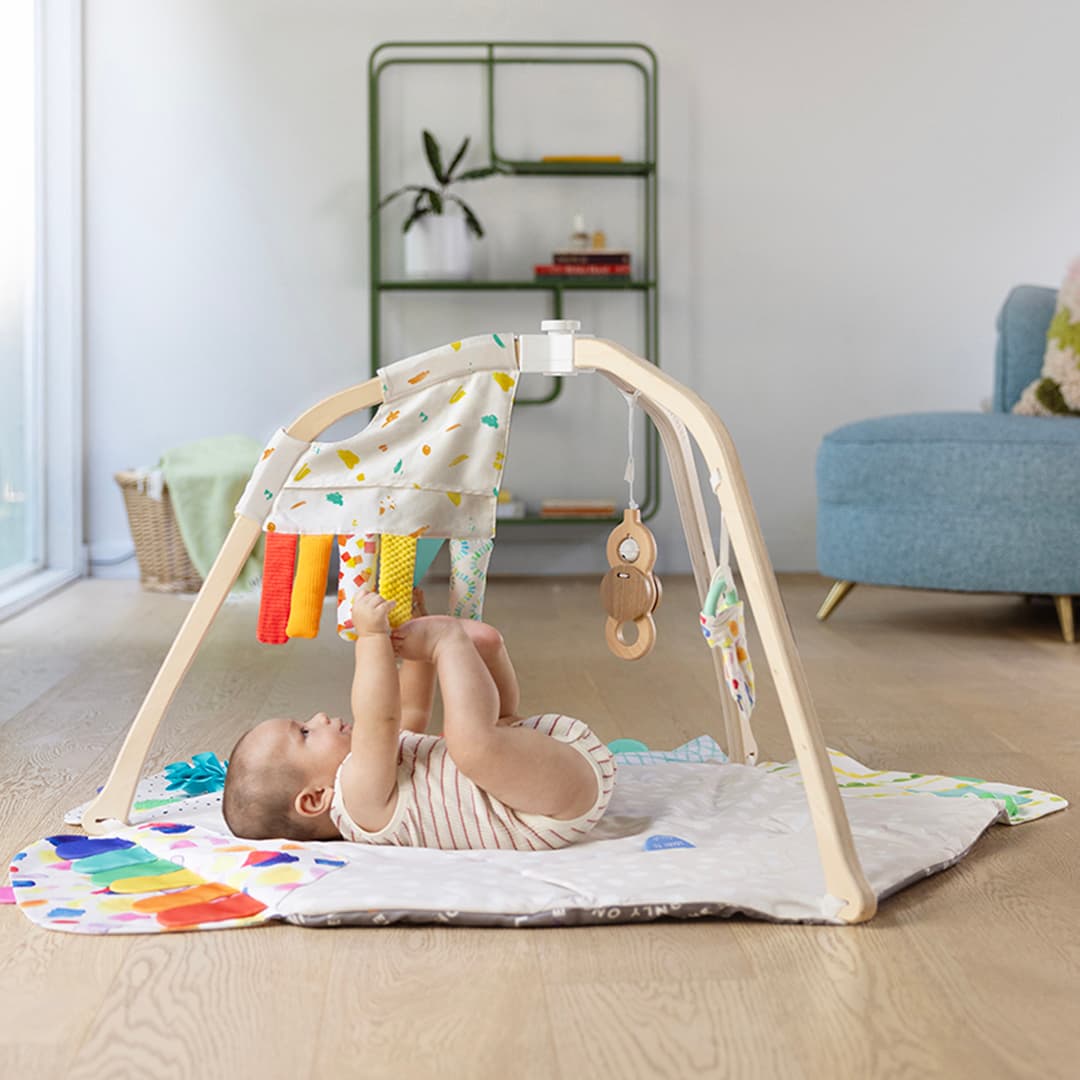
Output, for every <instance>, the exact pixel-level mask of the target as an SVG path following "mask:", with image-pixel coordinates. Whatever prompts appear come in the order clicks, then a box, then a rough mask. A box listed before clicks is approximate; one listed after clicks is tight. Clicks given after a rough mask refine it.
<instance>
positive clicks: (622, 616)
mask: <svg viewBox="0 0 1080 1080" xmlns="http://www.w3.org/2000/svg"><path fill="white" fill-rule="evenodd" d="M606 552H607V560H608V564H609V565H610V567H611V569H610V570H608V572H607V573H606V574H605V575H604V579H603V581H601V582H600V600H601V603H602V604H603V606H604V610H605V611H606V612H607V615H608V618H607V622H606V623H605V625H604V637H605V638H606V640H607V644H608V648H609V649H610V650H611V651H612V652H613V653H614V654H615V655H616V656H617V657H619V659H620V660H640V659H641V658H642V657H643V656H647V655H648V654H649V653H650V652H651V651H652V647H653V645H655V644H656V624H655V623H654V622H653V618H652V613H653V612H654V611H655V610H656V608H657V607H658V606H659V604H660V596H661V588H660V580H659V578H657V577H656V576H655V575H654V574H653V573H652V568H653V566H655V565H656V538H655V537H654V536H653V534H652V533H651V532H649V530H648V529H647V528H646V527H645V525H644V524H643V522H642V520H641V511H640V510H639V509H637V508H636V507H635V508H633V509H628V510H626V511H625V512H624V513H623V519H622V521H621V522H620V523H619V525H618V526H617V527H616V528H615V529H614V530H613V531H612V533H611V535H610V536H609V537H608V540H607V548H606ZM631 623H632V624H633V625H634V628H635V630H636V631H637V636H636V637H635V638H634V640H633V641H630V640H629V636H628V632H627V627H628V625H629V624H631Z"/></svg>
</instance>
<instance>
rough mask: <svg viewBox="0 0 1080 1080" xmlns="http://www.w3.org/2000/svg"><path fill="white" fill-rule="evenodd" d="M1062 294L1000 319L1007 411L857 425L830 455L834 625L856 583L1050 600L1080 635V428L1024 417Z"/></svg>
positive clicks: (821, 541)
mask: <svg viewBox="0 0 1080 1080" xmlns="http://www.w3.org/2000/svg"><path fill="white" fill-rule="evenodd" d="M1056 297H1057V294H1056V292H1055V291H1054V290H1053V289H1047V288H1042V287H1038V286H1033V285H1021V286H1018V287H1017V288H1015V289H1013V291H1012V292H1011V293H1010V294H1009V296H1008V299H1006V301H1005V304H1004V306H1003V307H1002V309H1001V314H1000V316H999V317H998V322H997V329H998V341H997V355H996V360H995V377H994V399H993V411H992V412H989V413H946V412H941V413H911V414H907V415H903V416H884V417H880V418H878V419H875V420H861V421H859V422H857V423H854V424H846V425H845V426H844V427H841V428H838V429H837V430H836V431H833V432H831V433H830V434H828V435H826V436H825V439H824V441H823V442H822V444H821V448H820V450H819V452H818V458H817V497H818V513H817V556H818V566H819V568H820V570H821V573H822V574H825V575H826V576H828V577H832V578H835V579H836V584H835V585H833V587H832V589H831V590H830V592H829V595H828V596H827V597H826V599H825V602H824V603H823V604H822V606H821V609H820V610H819V612H818V618H819V619H826V618H827V617H828V616H829V614H830V613H831V612H832V611H833V609H834V608H835V607H836V605H837V604H838V603H839V602H840V601H841V600H842V599H843V598H844V597H845V596H846V595H847V594H848V593H849V592H850V591H851V589H852V588H853V587H854V585H855V584H856V583H867V584H874V585H899V586H910V587H912V588H917V589H953V590H960V591H965V592H1007V593H1023V594H1027V595H1044V594H1045V595H1050V596H1053V597H1054V599H1055V603H1056V605H1057V611H1058V618H1059V621H1060V623H1061V631H1062V636H1063V637H1064V639H1065V640H1066V641H1067V642H1073V641H1074V640H1075V633H1074V629H1073V610H1072V597H1073V596H1074V595H1077V594H1080V497H1078V496H1080V419H1077V418H1072V417H1063V418H1058V417H1050V418H1046V417H1033V416H1014V415H1013V414H1012V413H1010V412H1009V411H1008V410H1009V409H1011V408H1012V406H1013V404H1014V403H1015V402H1016V401H1017V399H1018V398H1019V397H1020V394H1021V392H1022V391H1023V389H1024V387H1026V386H1027V385H1028V383H1030V382H1031V381H1032V380H1033V379H1035V378H1037V377H1038V375H1039V373H1040V371H1041V369H1042V360H1043V353H1044V352H1045V349H1046V331H1047V328H1048V327H1049V325H1050V319H1051V317H1052V316H1053V313H1054V304H1055V301H1056Z"/></svg>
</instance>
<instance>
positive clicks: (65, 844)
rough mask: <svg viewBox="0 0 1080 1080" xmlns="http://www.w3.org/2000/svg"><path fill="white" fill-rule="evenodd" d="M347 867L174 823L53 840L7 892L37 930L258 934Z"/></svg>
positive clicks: (289, 846)
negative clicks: (300, 896)
mask: <svg viewBox="0 0 1080 1080" xmlns="http://www.w3.org/2000/svg"><path fill="white" fill-rule="evenodd" d="M343 865H344V862H343V861H342V860H340V859H333V858H330V857H327V856H326V854H325V853H324V852H322V851H321V850H319V849H318V848H309V847H307V846H306V845H304V844H299V843H291V842H288V841H286V842H281V841H277V842H276V843H275V844H274V845H273V846H271V845H268V844H259V843H257V842H252V841H246V840H236V839H234V838H232V837H228V836H221V835H219V834H217V833H213V832H210V831H209V830H207V829H203V828H200V827H199V826H197V825H188V824H183V823H181V822H176V821H172V822H169V821H151V822H146V823H145V824H142V825H137V826H132V827H129V828H125V829H122V830H119V831H118V833H117V834H116V835H114V836H103V837H90V836H84V835H82V834H81V833H80V834H76V833H63V834H59V835H56V836H48V837H46V838H45V839H44V840H39V841H38V842H37V843H35V844H32V845H31V846H30V847H29V848H27V849H26V850H25V851H20V852H19V853H18V854H17V855H16V856H15V857H14V858H13V859H12V861H11V865H10V867H9V870H10V874H11V890H12V895H13V898H14V900H15V902H16V903H17V904H18V905H19V907H20V908H22V910H23V913H24V914H25V915H26V916H27V917H28V918H29V919H30V920H31V921H32V922H35V923H37V924H38V925H39V926H44V927H46V928H47V929H51V930H61V931H66V932H68V933H76V934H117V933H120V934H124V933H127V934H131V933H143V934H145V933H160V932H162V931H166V930H198V929H214V928H224V927H233V926H255V925H259V924H261V923H265V922H268V921H270V920H273V919H277V918H281V916H280V915H278V914H277V912H276V905H277V903H278V902H279V901H280V900H281V899H282V898H283V897H284V896H285V895H287V894H288V893H289V892H291V891H292V890H293V889H297V888H301V887H302V886H304V885H309V884H311V883H312V882H314V881H318V880H319V879H320V878H321V877H324V876H325V875H326V874H328V873H332V872H333V871H334V870H337V869H338V868H339V867H341V866H343Z"/></svg>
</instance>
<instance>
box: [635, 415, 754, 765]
mask: <svg viewBox="0 0 1080 1080" xmlns="http://www.w3.org/2000/svg"><path fill="white" fill-rule="evenodd" d="M642 407H643V408H644V409H645V412H646V413H647V414H648V415H649V418H650V419H651V420H652V422H653V424H655V425H656V430H657V431H658V432H659V433H660V440H661V442H662V443H663V445H664V454H665V456H666V457H667V460H668V465H669V466H670V468H671V480H672V484H673V486H674V488H675V499H676V502H677V503H678V506H679V516H680V518H681V520H682V527H683V534H684V535H685V536H686V546H687V549H688V550H689V553H690V565H691V567H692V568H693V571H694V583H695V584H696V586H697V590H698V603H699V604H700V605H702V606H704V604H705V597H706V595H707V593H708V591H709V585H710V583H711V582H712V576H713V571H714V570H716V554H715V549H714V546H713V540H712V533H711V532H710V530H709V518H708V515H707V514H706V512H705V500H704V498H703V497H702V494H701V485H700V483H698V477H697V468H696V466H695V464H694V451H693V447H692V446H691V444H690V437H689V435H687V433H686V427H685V426H684V425H683V423H682V421H681V420H678V419H676V418H675V417H674V416H672V414H671V413H670V412H668V410H667V409H665V408H663V407H662V406H660V405H657V404H655V403H654V402H652V401H646V400H643V401H642ZM709 655H710V657H711V658H712V664H713V671H714V672H715V674H716V683H717V688H718V689H719V692H720V698H719V700H720V713H721V716H722V717H723V720H724V738H725V747H724V749H725V750H726V751H727V755H728V759H729V760H730V761H733V762H735V763H737V764H739V765H753V764H754V763H755V762H756V761H757V754H758V747H757V741H756V740H755V738H754V733H753V731H752V730H751V728H750V724H749V723H748V722H747V721H746V720H744V719H743V717H742V715H741V713H740V712H739V710H738V709H737V708H736V706H735V702H734V701H732V699H731V694H730V693H729V691H728V686H727V676H726V675H725V674H724V661H723V657H722V656H721V653H720V650H719V649H709Z"/></svg>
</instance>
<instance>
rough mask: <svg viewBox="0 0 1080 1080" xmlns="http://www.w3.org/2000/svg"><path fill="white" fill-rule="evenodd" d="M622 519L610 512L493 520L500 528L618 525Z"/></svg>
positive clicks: (531, 515) (536, 515)
mask: <svg viewBox="0 0 1080 1080" xmlns="http://www.w3.org/2000/svg"><path fill="white" fill-rule="evenodd" d="M622 519H623V516H622V514H612V515H611V516H610V517H606V516H605V517H584V516H582V517H541V516H540V515H539V514H530V515H529V516H528V517H523V518H496V519H495V520H496V524H497V525H498V526H499V527H500V528H501V527H502V526H504V525H552V524H554V525H618V524H619V522H620V521H622Z"/></svg>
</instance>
